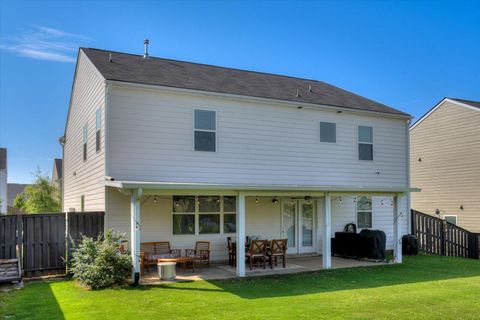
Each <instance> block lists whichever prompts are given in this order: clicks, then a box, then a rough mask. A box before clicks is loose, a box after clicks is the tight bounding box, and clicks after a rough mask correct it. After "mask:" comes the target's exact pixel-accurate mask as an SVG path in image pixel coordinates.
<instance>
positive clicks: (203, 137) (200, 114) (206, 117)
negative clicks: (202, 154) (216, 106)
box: [194, 109, 217, 152]
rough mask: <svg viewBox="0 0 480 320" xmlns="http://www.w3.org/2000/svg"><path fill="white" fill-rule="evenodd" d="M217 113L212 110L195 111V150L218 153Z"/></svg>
mask: <svg viewBox="0 0 480 320" xmlns="http://www.w3.org/2000/svg"><path fill="white" fill-rule="evenodd" d="M216 122H217V121H216V113H215V111H211V110H199V109H195V110H194V150H195V151H210V152H215V151H216V134H217V123H216Z"/></svg>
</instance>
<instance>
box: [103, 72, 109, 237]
mask: <svg viewBox="0 0 480 320" xmlns="http://www.w3.org/2000/svg"><path fill="white" fill-rule="evenodd" d="M109 89H110V84H109V83H108V82H107V81H105V111H104V115H103V117H104V119H103V125H104V130H105V132H104V140H105V141H104V142H103V143H104V149H103V152H104V161H105V164H104V167H105V172H104V173H105V175H104V177H108V176H109V167H108V164H109V163H108V154H109V150H108V149H109V143H108V142H109V140H108V134H109V130H108V116H109V110H108V109H109V108H108V92H109ZM104 188H105V198H104V201H105V207H104V208H105V215H104V223H103V229H104V230H103V232H106V231H107V230H108V226H109V224H108V220H109V219H108V218H109V206H108V191H107V187H104Z"/></svg>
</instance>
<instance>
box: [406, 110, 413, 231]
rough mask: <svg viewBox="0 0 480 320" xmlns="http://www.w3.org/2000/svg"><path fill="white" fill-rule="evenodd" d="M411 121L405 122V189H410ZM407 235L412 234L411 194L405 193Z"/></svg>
mask: <svg viewBox="0 0 480 320" xmlns="http://www.w3.org/2000/svg"><path fill="white" fill-rule="evenodd" d="M411 123H412V119H408V120H407V126H406V127H407V130H406V139H407V187H408V188H410V187H411V185H410V182H411V181H410V125H411ZM407 227H408V229H407V233H408V234H411V233H412V215H411V193H410V191H409V192H407Z"/></svg>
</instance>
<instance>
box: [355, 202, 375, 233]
mask: <svg viewBox="0 0 480 320" xmlns="http://www.w3.org/2000/svg"><path fill="white" fill-rule="evenodd" d="M357 227H358V229H365V228H371V227H372V197H365V196H361V197H357Z"/></svg>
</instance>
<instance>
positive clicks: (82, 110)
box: [63, 51, 105, 211]
mask: <svg viewBox="0 0 480 320" xmlns="http://www.w3.org/2000/svg"><path fill="white" fill-rule="evenodd" d="M77 63H78V64H77V70H76V75H75V79H74V86H73V90H72V98H71V106H70V110H69V116H68V120H67V130H66V143H65V148H64V160H63V161H64V173H63V174H64V190H63V197H64V202H63V208H64V210H68V209H69V208H75V209H76V210H77V211H79V210H80V197H81V195H85V210H87V211H93V210H105V187H103V186H102V185H101V184H100V182H101V181H102V180H104V176H105V138H104V137H105V129H104V128H105V123H104V120H105V84H104V79H103V78H102V76H101V75H100V73H99V72H98V71H97V70H96V69H95V68H94V67H93V65H92V63H91V62H90V61H89V60H88V59H87V58H86V56H85V55H84V54H83V53H82V52H81V51H80V54H79V58H78V62H77ZM99 107H100V108H101V109H102V122H101V124H102V126H101V127H102V130H101V133H102V136H101V146H102V147H101V150H100V151H99V152H98V153H97V152H96V151H95V131H96V130H95V111H96V110H97V108H99ZM86 123H87V125H88V143H87V147H88V150H87V155H88V157H87V161H86V162H84V161H83V133H82V130H83V126H84V125H85V124H86Z"/></svg>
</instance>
